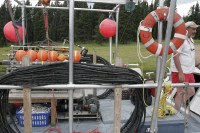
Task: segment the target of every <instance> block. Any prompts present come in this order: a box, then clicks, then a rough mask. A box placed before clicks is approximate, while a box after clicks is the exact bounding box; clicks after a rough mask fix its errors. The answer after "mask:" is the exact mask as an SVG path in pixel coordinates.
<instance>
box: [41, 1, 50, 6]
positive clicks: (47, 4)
mask: <svg viewBox="0 0 200 133" xmlns="http://www.w3.org/2000/svg"><path fill="white" fill-rule="evenodd" d="M40 2H41V3H42V4H43V5H44V6H49V5H50V2H51V0H40Z"/></svg>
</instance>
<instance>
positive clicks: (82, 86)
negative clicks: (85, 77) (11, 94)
mask: <svg viewBox="0 0 200 133" xmlns="http://www.w3.org/2000/svg"><path fill="white" fill-rule="evenodd" d="M171 85H172V87H177V89H179V88H181V87H185V86H189V87H200V83H189V84H184V83H174V84H171ZM157 86H158V84H157V83H155V84H133V85H128V84H122V85H121V87H122V88H156V87H157ZM163 86H164V84H162V87H163ZM115 87H116V85H108V84H103V85H91V84H60V85H44V86H36V87H31V89H34V90H37V89H93V88H98V89H113V88H115ZM22 88H23V87H22V86H14V85H0V89H22Z"/></svg>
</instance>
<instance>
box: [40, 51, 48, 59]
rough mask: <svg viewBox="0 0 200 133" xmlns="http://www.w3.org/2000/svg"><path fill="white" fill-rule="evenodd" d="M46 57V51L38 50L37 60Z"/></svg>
mask: <svg viewBox="0 0 200 133" xmlns="http://www.w3.org/2000/svg"><path fill="white" fill-rule="evenodd" d="M47 58H48V53H47V52H46V51H45V50H40V51H39V52H38V53H37V59H38V60H39V61H46V60H47Z"/></svg>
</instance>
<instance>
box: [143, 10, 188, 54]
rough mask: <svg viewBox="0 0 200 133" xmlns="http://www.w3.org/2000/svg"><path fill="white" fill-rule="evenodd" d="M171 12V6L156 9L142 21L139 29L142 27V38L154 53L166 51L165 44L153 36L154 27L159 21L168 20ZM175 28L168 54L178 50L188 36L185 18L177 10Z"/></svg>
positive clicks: (148, 48)
mask: <svg viewBox="0 0 200 133" xmlns="http://www.w3.org/2000/svg"><path fill="white" fill-rule="evenodd" d="M168 13H169V8H166V7H163V8H159V9H156V10H154V11H152V12H151V13H149V14H148V15H147V16H146V17H145V19H144V20H143V21H142V23H141V25H140V27H139V29H140V38H141V41H142V43H143V44H144V46H145V47H146V49H147V50H148V51H149V52H151V53H152V54H156V55H160V56H161V55H162V54H163V51H164V46H163V45H162V44H159V43H157V42H156V41H154V39H153V37H152V29H153V26H154V25H155V24H156V23H157V22H158V21H163V20H167V18H168ZM173 24H174V29H175V34H174V38H173V39H172V40H171V42H170V44H169V50H168V54H171V53H172V52H173V51H176V50H177V49H178V48H179V47H180V46H181V45H182V44H183V42H184V40H185V39H186V38H187V37H186V27H185V22H184V20H183V18H182V17H181V16H180V15H179V14H178V13H177V12H175V14H174V20H173Z"/></svg>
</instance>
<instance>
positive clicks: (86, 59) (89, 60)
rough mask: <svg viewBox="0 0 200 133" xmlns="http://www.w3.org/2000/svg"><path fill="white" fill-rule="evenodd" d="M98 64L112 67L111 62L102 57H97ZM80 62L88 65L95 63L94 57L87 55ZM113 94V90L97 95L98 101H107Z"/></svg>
mask: <svg viewBox="0 0 200 133" xmlns="http://www.w3.org/2000/svg"><path fill="white" fill-rule="evenodd" d="M96 60H97V61H96V63H98V64H103V65H108V66H110V65H111V64H110V62H108V61H107V60H106V59H104V58H102V57H100V56H98V55H97V56H96ZM80 62H86V63H87V64H91V63H93V55H91V54H87V55H86V56H84V57H83V58H81V61H80ZM112 93H113V89H106V90H105V91H104V92H103V93H102V94H100V95H97V98H98V99H105V98H106V97H108V96H110V94H112Z"/></svg>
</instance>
